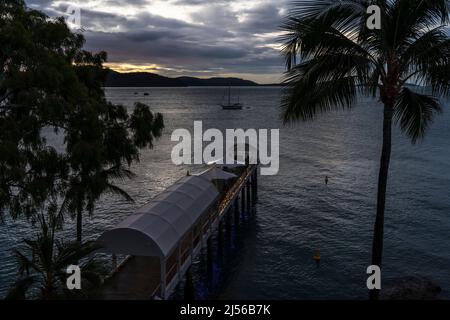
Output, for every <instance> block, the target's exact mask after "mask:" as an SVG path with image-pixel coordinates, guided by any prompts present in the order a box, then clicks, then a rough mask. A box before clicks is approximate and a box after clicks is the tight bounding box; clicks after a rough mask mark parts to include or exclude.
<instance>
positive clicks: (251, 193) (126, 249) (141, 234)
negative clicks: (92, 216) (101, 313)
mask: <svg viewBox="0 0 450 320" xmlns="http://www.w3.org/2000/svg"><path fill="white" fill-rule="evenodd" d="M214 169H217V168H211V169H210V170H214ZM221 169H222V168H221ZM224 169H225V170H227V173H225V175H226V174H228V172H230V173H232V174H228V175H230V176H232V177H234V178H233V179H230V180H232V181H231V182H228V181H225V180H223V181H220V179H210V180H211V181H208V179H205V177H207V176H208V174H207V172H208V171H206V172H205V173H206V174H204V175H202V174H201V175H198V176H192V177H189V176H188V177H185V178H183V179H181V180H180V181H179V182H178V183H176V184H175V185H174V186H172V187H169V188H168V190H167V191H166V192H164V193H163V194H161V195H159V196H157V197H156V198H155V199H153V200H152V202H151V203H150V204H148V205H146V206H144V207H143V208H142V209H140V210H138V211H137V213H136V214H135V215H133V216H131V217H129V218H128V219H127V220H125V221H124V222H122V223H121V224H119V225H118V226H117V227H116V228H114V229H113V230H110V231H107V232H105V233H104V234H103V235H102V236H101V237H100V238H99V241H100V242H101V243H102V245H103V246H104V247H105V248H106V249H107V251H108V252H109V253H111V254H113V259H115V256H116V254H124V255H126V256H127V258H126V259H125V260H124V261H123V262H122V263H121V264H120V265H119V266H118V267H115V270H114V271H113V272H112V274H111V276H110V277H109V278H108V279H107V280H106V281H105V283H104V285H103V288H102V290H101V294H102V297H103V298H104V299H108V300H115V299H117V300H119V299H120V300H126V299H132V300H148V299H152V298H155V297H157V298H160V299H167V298H168V297H169V296H170V294H171V293H172V292H173V291H174V290H175V288H176V286H177V285H178V283H179V282H180V281H181V280H182V279H183V277H184V275H185V273H186V272H187V270H188V269H189V267H190V265H191V264H192V262H193V260H194V259H195V258H196V257H197V256H198V254H199V253H200V250H201V248H202V247H205V246H207V243H208V239H209V238H210V237H211V235H212V234H213V232H215V231H217V230H218V228H221V227H222V224H221V222H222V221H228V222H229V221H234V223H238V221H239V219H240V216H241V212H247V211H249V210H250V208H251V206H252V205H254V204H255V203H256V199H257V166H256V165H249V166H237V167H234V168H227V167H226V166H224ZM212 188H214V189H212ZM176 197H180V198H179V199H177V198H176ZM175 201H181V202H182V203H173V202H175ZM183 205H184V206H183ZM174 211H177V212H176V213H175V212H174ZM232 215H234V218H235V219H231V216H232ZM155 216H156V217H155Z"/></svg>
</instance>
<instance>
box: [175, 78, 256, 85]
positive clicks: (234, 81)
mask: <svg viewBox="0 0 450 320" xmlns="http://www.w3.org/2000/svg"><path fill="white" fill-rule="evenodd" d="M176 79H178V80H180V81H181V82H183V83H184V84H185V85H186V86H188V87H205V86H258V84H257V83H256V82H253V81H250V80H243V79H239V78H209V79H200V78H194V77H179V78H176Z"/></svg>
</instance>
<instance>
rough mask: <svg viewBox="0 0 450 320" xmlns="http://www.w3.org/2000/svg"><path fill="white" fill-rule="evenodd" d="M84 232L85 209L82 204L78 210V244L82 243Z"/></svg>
mask: <svg viewBox="0 0 450 320" xmlns="http://www.w3.org/2000/svg"><path fill="white" fill-rule="evenodd" d="M82 230H83V207H82V205H81V204H79V205H78V208H77V242H79V243H81V240H82Z"/></svg>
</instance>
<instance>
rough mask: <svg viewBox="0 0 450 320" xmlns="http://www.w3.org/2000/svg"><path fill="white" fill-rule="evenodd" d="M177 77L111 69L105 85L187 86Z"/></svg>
mask: <svg viewBox="0 0 450 320" xmlns="http://www.w3.org/2000/svg"><path fill="white" fill-rule="evenodd" d="M185 86H186V85H185V84H184V83H183V82H181V81H180V80H177V79H171V78H167V77H163V76H160V75H157V74H154V73H147V72H131V73H119V72H116V71H112V70H110V71H109V72H108V75H107V76H106V82H105V87H185Z"/></svg>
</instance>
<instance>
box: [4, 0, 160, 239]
mask: <svg viewBox="0 0 450 320" xmlns="http://www.w3.org/2000/svg"><path fill="white" fill-rule="evenodd" d="M84 42H85V40H84V37H83V36H82V35H81V34H77V33H74V32H72V31H71V30H70V29H69V28H68V26H67V25H66V23H65V21H64V20H63V19H62V18H59V19H50V18H49V17H47V16H46V15H44V14H43V13H41V12H38V11H36V10H31V9H29V8H27V7H26V6H25V4H24V2H23V1H22V0H13V1H3V0H2V1H0V43H1V46H0V72H1V73H0V211H2V212H5V211H8V212H9V213H10V214H11V215H12V216H13V217H14V218H17V217H21V216H26V217H32V216H34V215H36V214H38V212H39V211H40V209H41V208H42V207H43V206H48V205H49V203H52V204H53V205H58V204H59V203H61V202H62V206H61V208H62V211H68V212H69V213H71V214H72V215H77V221H78V224H79V228H78V229H79V230H78V237H79V240H80V239H81V215H82V213H83V212H85V211H86V210H87V211H88V212H90V213H92V211H93V210H94V206H95V202H96V201H97V200H98V199H99V197H100V196H101V195H102V194H104V193H105V192H110V193H113V194H118V195H120V196H122V197H125V198H126V199H127V200H131V197H129V196H128V195H127V194H126V193H125V192H124V191H123V190H121V189H120V188H119V187H118V186H116V185H115V184H114V181H117V179H123V178H128V177H131V176H132V172H131V171H130V170H129V167H130V165H131V164H132V163H134V162H137V161H139V151H140V149H142V148H152V147H153V143H154V139H155V138H157V137H159V136H160V135H161V132H162V130H163V127H164V123H163V118H162V115H161V114H154V113H152V112H151V111H150V109H149V107H148V106H146V105H144V104H137V105H136V106H135V108H134V109H133V110H132V111H131V112H128V110H127V109H126V108H125V107H124V106H122V105H114V104H111V103H109V102H108V101H107V100H106V99H105V96H104V91H103V88H102V86H103V83H104V80H105V76H106V72H107V70H106V69H105V68H103V65H102V64H103V63H104V62H105V61H106V58H107V55H106V53H105V52H100V53H91V52H88V51H85V50H83V45H84ZM49 128H50V129H52V130H53V132H54V134H55V135H57V136H58V137H60V138H61V140H62V141H63V142H62V145H63V150H59V149H58V147H57V146H55V145H52V144H51V143H49V142H48V141H47V140H48V135H47V134H46V130H47V131H48V129H49Z"/></svg>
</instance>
